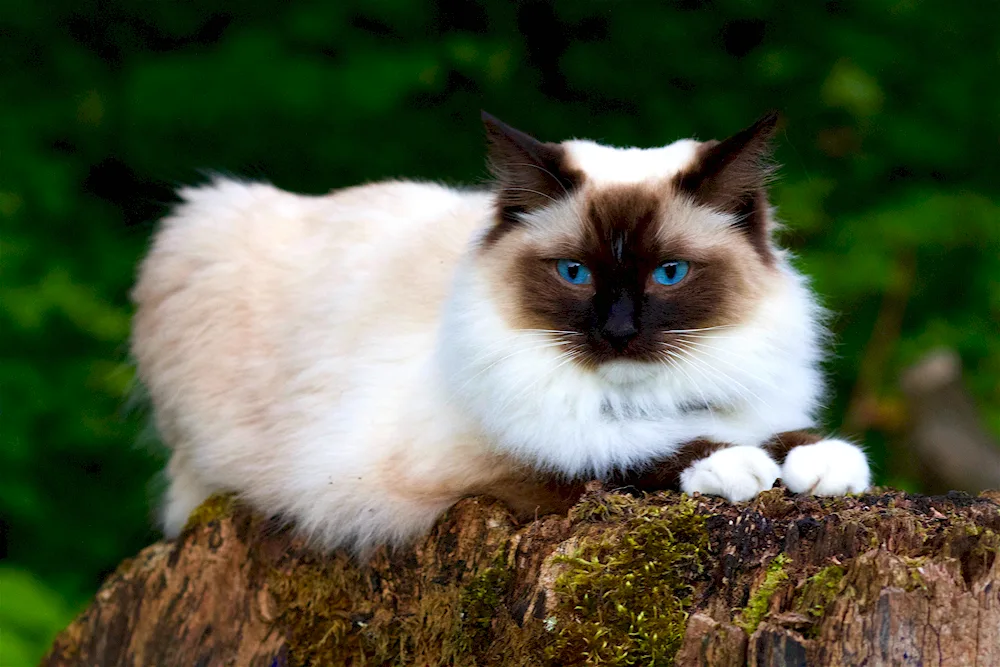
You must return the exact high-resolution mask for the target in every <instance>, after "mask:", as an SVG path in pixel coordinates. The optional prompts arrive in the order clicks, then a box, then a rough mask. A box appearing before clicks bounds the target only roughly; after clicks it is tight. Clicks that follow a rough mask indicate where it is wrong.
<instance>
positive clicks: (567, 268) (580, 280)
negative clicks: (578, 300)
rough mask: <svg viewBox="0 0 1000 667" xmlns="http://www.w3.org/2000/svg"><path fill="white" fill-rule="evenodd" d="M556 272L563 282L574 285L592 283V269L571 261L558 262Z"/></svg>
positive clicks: (562, 260) (561, 260)
mask: <svg viewBox="0 0 1000 667" xmlns="http://www.w3.org/2000/svg"><path fill="white" fill-rule="evenodd" d="M556 271H558V272H559V275H560V276H562V278H563V280H565V281H566V282H568V283H573V284H574V285H587V284H589V283H590V269H588V268H587V267H585V266H584V265H583V264H581V263H580V262H574V261H573V260H571V259H560V260H559V261H558V262H556Z"/></svg>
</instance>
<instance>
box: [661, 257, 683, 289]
mask: <svg viewBox="0 0 1000 667" xmlns="http://www.w3.org/2000/svg"><path fill="white" fill-rule="evenodd" d="M688 268H689V266H688V263H687V262H685V261H684V260H678V261H676V262H664V263H663V264H660V265H659V266H658V267H656V268H655V269H653V280H655V281H656V282H658V283H660V284H661V285H676V284H677V283H679V282H680V281H682V280H684V276H686V275H687V274H688Z"/></svg>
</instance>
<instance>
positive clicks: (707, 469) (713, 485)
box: [681, 446, 781, 502]
mask: <svg viewBox="0 0 1000 667" xmlns="http://www.w3.org/2000/svg"><path fill="white" fill-rule="evenodd" d="M780 473H781V469H780V468H779V467H778V464H777V463H775V462H774V460H773V459H772V458H771V457H770V456H768V454H767V452H765V451H764V450H762V449H760V448H759V447H745V446H741V447H727V448H726V449H720V450H719V451H717V452H715V453H714V454H711V455H710V456H707V457H705V458H703V459H700V460H698V461H695V462H694V463H692V464H691V465H690V466H689V467H688V468H687V469H686V470H684V472H682V473H681V490H682V491H684V493H694V492H695V491H697V492H699V493H704V494H707V495H712V496H722V497H723V498H725V499H726V500H729V501H730V502H739V501H741V500H750V499H751V498H753V497H754V496H756V495H757V494H758V493H760V492H761V491H766V490H767V489H770V488H771V487H772V486H773V485H774V481H775V480H776V479H778V476H779V475H780Z"/></svg>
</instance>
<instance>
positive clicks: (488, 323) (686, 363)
mask: <svg viewBox="0 0 1000 667" xmlns="http://www.w3.org/2000/svg"><path fill="white" fill-rule="evenodd" d="M783 272H784V274H785V276H786V280H785V282H784V285H783V289H782V290H781V291H779V292H777V293H774V294H771V295H769V296H768V297H766V298H765V299H764V300H763V301H762V302H761V304H760V306H759V308H758V310H757V312H756V313H755V314H754V316H753V317H752V318H750V319H749V320H748V321H747V322H745V323H743V324H741V325H739V326H737V327H734V328H726V329H722V330H719V331H718V332H714V331H705V332H704V333H703V334H701V335H702V336H703V337H702V338H699V339H698V340H697V346H695V347H692V348H691V352H690V355H689V357H688V358H687V359H684V360H679V361H678V362H677V364H676V365H675V366H673V367H671V366H668V365H665V364H653V363H649V364H639V363H636V362H628V363H621V362H620V363H618V364H616V365H615V366H612V367H611V368H602V369H600V370H599V371H598V372H594V371H590V370H587V369H584V368H583V367H581V366H579V365H577V364H575V363H573V362H572V361H571V360H569V359H568V358H567V357H566V356H565V351H566V348H565V347H561V346H556V347H553V346H551V345H548V346H540V345H539V337H538V334H526V333H520V332H518V331H515V330H512V329H510V328H509V327H508V326H507V325H506V324H505V323H504V322H503V319H502V318H501V317H500V315H499V314H498V313H497V312H496V310H495V309H494V308H493V306H492V305H491V301H490V300H489V298H486V296H485V293H486V291H487V290H488V288H486V287H485V286H484V285H482V284H481V281H480V280H479V279H478V276H477V273H476V268H475V266H474V265H472V264H470V263H468V262H467V263H464V264H463V265H462V266H461V268H460V270H459V276H458V280H457V282H456V286H455V292H454V294H453V296H452V298H451V300H450V301H449V304H448V309H447V311H446V314H445V318H444V322H443V326H442V329H441V336H440V342H439V345H438V355H439V357H440V359H441V362H442V364H441V365H442V367H443V368H444V381H445V384H446V385H447V387H448V388H449V390H450V394H451V396H452V399H453V400H454V401H455V402H456V403H458V404H459V405H461V406H462V407H463V408H464V409H465V410H467V411H468V412H469V413H471V414H472V415H473V416H474V417H475V419H476V421H477V422H478V423H479V424H481V425H482V428H483V429H484V430H485V431H486V433H487V434H488V435H489V441H490V442H491V443H492V446H494V447H496V448H497V449H498V450H501V451H504V452H509V453H511V454H513V455H514V456H516V457H518V458H521V459H524V460H527V461H530V462H532V463H533V464H535V465H537V466H540V467H543V468H546V469H549V470H552V471H554V472H559V473H563V474H565V475H574V476H575V475H596V476H599V477H600V476H605V475H607V474H608V473H610V472H612V471H614V470H620V469H624V468H627V467H631V466H635V465H641V464H643V463H646V462H648V461H650V460H652V459H656V458H659V457H663V456H667V455H669V454H671V453H673V452H674V451H676V450H677V448H678V447H679V446H680V445H681V444H683V443H684V442H687V441H689V440H692V439H695V438H699V437H705V438H710V439H713V440H717V441H719V442H729V443H733V444H742V445H754V446H756V445H759V444H761V443H762V442H764V441H765V440H767V439H768V438H770V437H771V436H772V435H774V434H775V433H779V432H782V431H788V430H794V429H801V428H808V427H810V426H812V424H813V412H814V410H815V409H816V408H817V406H818V403H819V400H820V397H821V395H822V391H823V386H822V379H821V377H820V374H819V371H818V365H819V361H820V347H819V341H818V338H819V335H820V332H819V329H818V327H817V325H816V324H815V319H816V316H817V308H816V306H815V305H814V303H813V301H812V298H811V296H810V294H809V292H808V290H807V289H806V287H805V285H804V284H803V280H802V279H801V277H800V276H798V275H797V274H795V273H794V272H793V271H792V270H791V269H790V268H788V267H787V266H786V267H784V268H783ZM484 350H485V351H486V352H484ZM490 350H495V352H493V353H490V352H489V351H490ZM696 403H707V404H709V405H713V406H718V407H721V408H723V409H722V410H717V411H712V412H706V411H685V410H684V409H683V408H684V407H685V406H690V405H692V404H696Z"/></svg>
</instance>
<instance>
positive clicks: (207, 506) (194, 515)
mask: <svg viewBox="0 0 1000 667" xmlns="http://www.w3.org/2000/svg"><path fill="white" fill-rule="evenodd" d="M235 506H236V497H235V496H233V495H232V494H219V495H214V496H209V498H208V499H207V500H206V501H205V502H203V503H202V504H201V505H198V506H197V507H196V508H194V511H193V512H191V515H190V516H189V517H188V520H187V523H185V524H184V530H188V529H190V528H194V527H196V526H203V525H205V524H206V523H209V522H211V521H218V520H219V519H224V518H225V517H227V516H230V515H231V514H232V513H233V507H235Z"/></svg>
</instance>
